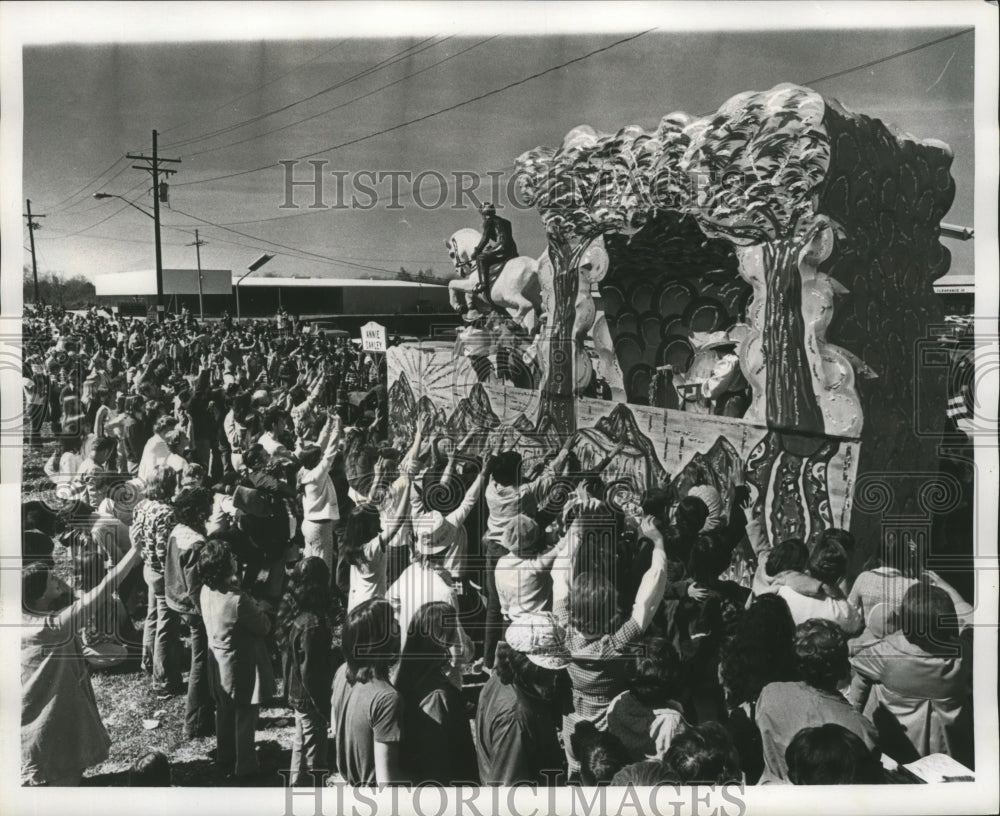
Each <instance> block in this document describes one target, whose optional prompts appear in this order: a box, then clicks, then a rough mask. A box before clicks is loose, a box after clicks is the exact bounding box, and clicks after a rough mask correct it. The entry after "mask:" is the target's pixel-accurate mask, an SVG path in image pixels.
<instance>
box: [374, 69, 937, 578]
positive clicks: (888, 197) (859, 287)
mask: <svg viewBox="0 0 1000 816" xmlns="http://www.w3.org/2000/svg"><path fill="white" fill-rule="evenodd" d="M951 159H952V156H951V153H950V151H949V148H948V147H947V145H945V144H943V143H941V142H937V141H933V140H925V141H920V140H918V139H915V138H914V137H912V136H910V135H908V134H902V133H897V132H895V131H893V130H892V129H891V128H890V127H889V126H887V125H885V124H883V123H882V122H880V121H878V120H876V119H871V118H869V117H866V116H863V115H859V114H854V113H850V112H848V111H846V110H845V109H844V108H842V107H841V106H840V105H839V104H838V103H837V102H836V101H834V100H831V99H827V98H825V97H823V96H821V95H820V94H818V93H816V92H815V91H812V90H810V89H808V88H803V87H799V86H794V85H780V86H777V87H775V88H773V89H771V90H769V91H763V92H756V91H752V92H746V93H742V94H739V95H737V96H734V97H733V98H731V99H730V100H728V101H727V102H726V103H725V104H723V105H722V106H721V107H720V108H719V109H718V111H717V112H716V113H714V114H712V115H710V116H705V117H692V116H689V115H687V114H683V113H671V114H668V115H666V116H664V117H663V118H662V119H661V120H660V122H659V125H658V126H657V127H656V128H655V129H654V130H652V131H647V130H644V129H643V128H641V127H638V126H636V125H629V126H627V127H623V128H622V129H621V130H619V131H618V132H617V133H613V134H604V133H598V132H595V131H594V130H593V129H592V128H590V127H587V126H580V127H577V128H574V129H573V130H571V131H570V132H569V133H568V134H566V136H565V138H564V139H563V141H562V144H561V145H560V146H559V147H557V148H548V147H537V148H535V149H533V150H529V151H527V152H526V153H524V154H523V155H521V156H520V157H519V158H518V160H517V172H518V175H519V177H520V183H521V189H522V193H523V195H524V196H526V197H527V199H528V200H530V202H531V203H532V204H533V206H534V208H535V209H536V210H537V212H538V214H539V216H540V218H541V221H542V224H543V225H544V228H545V234H546V239H547V250H546V252H545V253H544V254H543V255H542V256H541V257H540V258H537V259H532V258H517V259H515V260H513V261H510V262H508V263H509V264H512V265H513V266H511V268H510V270H504V272H502V273H501V277H499V278H497V279H496V280H495V282H494V290H493V301H494V303H495V304H496V311H494V312H493V313H492V314H490V315H488V316H487V317H485V318H483V319H480V320H478V321H477V322H476V323H475V324H473V325H470V326H468V327H467V328H465V329H464V330H462V331H461V332H460V333H459V338H458V340H457V342H456V344H455V347H454V348H445V347H442V346H441V345H440V344H431V343H426V344H420V343H415V344H409V345H404V346H401V347H397V348H392V349H390V350H389V353H388V356H387V365H388V378H389V380H388V381H389V394H388V402H389V424H390V433H391V435H392V437H393V439H394V440H395V443H396V444H397V446H405V445H407V444H408V442H409V441H410V440H411V439H412V436H413V433H414V429H415V423H416V421H417V418H418V417H419V416H420V415H421V414H425V415H428V416H430V417H433V420H432V421H433V425H434V426H435V427H436V428H437V429H438V430H440V431H447V432H449V433H452V434H458V435H464V434H466V433H468V432H469V431H477V432H479V434H478V435H477V440H478V444H479V445H480V446H481V447H485V446H487V445H490V444H493V443H494V442H495V441H496V440H497V439H498V438H499V437H500V436H505V437H506V439H507V440H508V444H515V445H516V446H517V448H518V450H520V451H521V452H522V453H523V455H524V476H525V478H528V477H530V475H531V474H532V473H533V472H534V471H535V469H536V468H537V467H538V466H539V464H540V463H541V462H542V461H544V460H545V459H546V458H547V457H549V456H551V455H552V454H554V453H555V452H556V451H557V450H558V448H559V447H560V446H561V445H562V444H563V443H564V442H565V441H566V440H567V438H568V437H572V440H573V450H574V452H575V453H576V456H577V458H578V460H579V464H580V465H581V466H582V467H583V468H587V467H589V466H590V465H592V464H593V463H595V462H597V461H599V460H601V459H602V458H603V457H604V456H606V455H607V454H608V453H609V452H611V451H613V450H615V449H616V448H617V449H619V450H618V452H617V454H616V456H615V458H614V461H613V462H612V463H611V465H610V466H609V467H608V468H607V470H606V471H605V474H604V476H605V481H606V483H607V484H609V486H610V487H609V492H608V495H609V497H610V498H611V500H612V501H613V502H614V503H617V504H618V505H619V507H620V508H621V509H622V510H623V511H625V512H630V511H631V510H634V508H635V506H636V503H637V501H638V498H639V496H641V494H642V492H643V491H645V490H646V489H648V488H652V487H658V486H659V487H670V486H672V487H674V488H676V489H677V491H678V492H679V493H680V494H681V495H683V494H684V493H685V492H686V489H687V487H689V486H690V485H691V484H694V483H698V482H704V483H708V484H712V485H715V486H716V487H717V488H718V489H719V491H720V494H721V496H722V498H723V501H724V502H725V503H726V504H727V505H728V504H729V503H730V502H732V501H733V492H734V491H733V486H734V483H736V482H739V481H744V480H745V483H746V484H747V485H748V487H749V488H750V490H751V494H752V514H753V515H754V517H755V518H757V519H759V520H760V522H761V524H762V527H763V530H764V532H765V535H766V537H767V539H768V541H769V542H771V543H774V542H777V541H781V540H783V539H786V538H790V537H799V538H803V539H805V540H806V541H812V540H814V539H815V537H816V536H817V535H818V534H819V533H820V532H821V531H822V530H824V529H827V528H830V527H840V528H847V529H850V530H851V531H852V532H853V533H854V534H855V536H856V538H857V540H858V542H859V545H860V546H859V552H857V553H856V554H855V564H854V568H855V569H857V567H858V566H859V564H860V561H861V560H863V558H864V557H865V556H866V555H867V554H869V553H871V552H872V551H873V550H874V549H875V548H877V547H878V544H879V542H880V540H881V538H882V537H883V536H885V535H900V534H907V535H909V534H912V535H925V534H926V532H927V525H926V524H925V523H924V521H921V519H924V520H926V518H927V516H928V515H929V514H931V513H933V512H934V511H935V510H941V509H946V507H945V505H947V503H948V501H949V500H950V493H951V490H950V486H949V485H948V484H947V483H946V482H942V481H941V479H940V478H937V477H936V471H937V468H936V460H937V456H938V453H937V442H938V438H939V434H940V430H941V428H940V427H939V426H940V424H941V422H943V414H942V413H941V411H940V410H924V408H925V406H934V405H942V404H943V403H944V399H945V397H944V389H945V382H944V371H943V370H940V369H935V368H934V367H933V366H930V367H927V366H925V365H923V363H922V361H921V359H920V355H921V348H922V346H921V344H922V342H923V341H924V340H925V339H926V337H927V336H928V330H929V328H930V327H931V326H932V325H933V324H935V323H940V322H941V319H942V313H941V306H940V304H939V301H938V299H937V297H936V296H935V294H934V292H933V289H932V283H933V281H934V280H935V279H937V278H939V277H941V276H942V275H944V274H945V272H946V271H947V269H948V266H949V261H950V256H949V253H948V251H947V250H946V249H945V248H944V247H943V246H942V245H941V243H940V240H939V239H940V230H939V225H940V222H941V219H942V217H943V216H944V215H945V213H946V212H947V211H948V209H949V207H950V205H951V202H952V198H953V196H954V183H953V181H952V178H951V175H950V173H949V166H950V164H951ZM469 232H472V231H469V230H463V231H460V232H459V233H456V234H455V235H453V236H451V237H450V238H449V239H448V240H447V242H446V243H447V245H448V251H449V254H450V256H451V258H452V260H453V262H454V263H455V266H456V270H457V271H458V272H459V273H464V274H460V275H459V278H458V281H459V282H458V283H457V285H456V286H455V287H454V289H455V291H453V305H456V306H462V305H463V304H461V303H460V302H459V299H460V298H461V297H467V296H468V293H469V291H470V290H471V287H469V286H467V285H465V284H463V283H461V280H462V279H463V278H464V277H465V275H466V274H467V273H468V267H469V260H470V257H469V256H470V248H471V246H472V245H473V244H474V242H475V240H477V238H478V236H477V235H476V234H473V235H469V234H467V233H469ZM463 233H465V234H463ZM504 276H506V277H504ZM938 417H940V421H939V420H938ZM930 476H934V477H935V478H929V477H930ZM737 572H739V570H737ZM739 577H742V578H745V577H746V576H745V571H744V574H743V575H742V576H739Z"/></svg>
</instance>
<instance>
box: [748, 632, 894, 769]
mask: <svg viewBox="0 0 1000 816" xmlns="http://www.w3.org/2000/svg"><path fill="white" fill-rule="evenodd" d="M795 668H796V674H797V676H798V678H799V679H798V680H796V681H794V682H777V683H769V684H768V685H766V686H765V687H764V690H763V691H761V693H760V698H759V699H758V701H757V726H758V727H759V728H760V735H761V742H762V744H763V752H764V773H763V775H762V776H761V779H760V781H761V784H767V783H769V782H778V783H786V784H787V783H788V781H789V779H788V766H787V764H786V762H785V751H786V750H787V749H788V745H789V744H790V743H791V741H792V739H793V738H794V737H795V735H796V734H798V733H799V731H801V730H802V729H803V728H809V727H811V726H814V725H823V724H824V723H828V722H832V723H837V724H839V725H842V726H844V728H846V729H847V730H848V731H852V732H853V733H854V734H856V735H857V736H858V737H860V738H861V739H862V741H864V743H865V745H867V746H868V747H869V748H874V747H875V745H876V744H877V734H876V731H875V726H874V725H873V724H872V722H871V720H869V719H868V718H866V717H864V716H862V715H861V714H860V713H859V712H857V711H855V710H854V709H853V708H852V707H851V704H850V703H848V702H847V700H846V699H845V698H844V696H843V695H842V694H841V693H840V692H839V691H837V688H838V686H839V685H840V684H841V682H843V681H844V680H846V679H847V676H848V672H849V671H850V664H849V663H848V658H847V639H846V638H845V636H844V632H843V630H841V628H840V627H839V626H837V624H835V623H833V622H832V621H828V620H821V619H813V620H808V621H806V622H805V623H802V624H799V626H798V627H796V629H795Z"/></svg>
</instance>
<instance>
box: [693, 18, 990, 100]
mask: <svg viewBox="0 0 1000 816" xmlns="http://www.w3.org/2000/svg"><path fill="white" fill-rule="evenodd" d="M975 30H976V29H975V28H963V29H962V30H961V31H956V32H954V33H952V34H946V35H945V36H943V37H938V38H937V39H936V40H930V41H929V42H925V43H921V44H920V45H914V46H913V47H911V48H906V49H904V50H903V51H896V52H895V53H893V54H887V55H886V56H884V57H879V58H878V59H873V60H871V61H870V62H865V63H862V64H861V65H855V66H852V67H851V68H844V69H843V70H841V71H834V72H833V73H832V74H826V75H824V76H821V77H816V78H815V79H807V80H806V81H805V82H800V83H799V84H800V85H815V84H817V83H819V82H826V81H827V80H830V79H837V78H839V77H842V76H846V75H847V74H853V73H854V72H855V71H863V70H865V68H872V67H873V66H875V65H881V64H882V63H883V62H889V60H894V59H898V58H899V57H905V56H906V55H907V54H912V53H914V52H915V51H922V50H923V49H925V48H930V47H931V46H932V45H938V44H939V43H943V42H946V41H947V40H953V39H955V38H956V37H961V36H962V35H963V34H968V33H969V32H970V31H975ZM713 113H715V111H714V110H710V111H706V112H705V113H702V114H699V116H710V115H711V114H713Z"/></svg>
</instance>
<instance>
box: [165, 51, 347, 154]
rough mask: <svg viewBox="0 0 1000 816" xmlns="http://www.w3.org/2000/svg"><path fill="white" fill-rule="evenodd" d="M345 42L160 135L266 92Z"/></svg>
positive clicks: (179, 123)
mask: <svg viewBox="0 0 1000 816" xmlns="http://www.w3.org/2000/svg"><path fill="white" fill-rule="evenodd" d="M345 42H347V38H346V37H345V38H343V39H340V40H337V42H335V43H334V44H333V46H332V47H331V48H328V49H327V50H326V51H323V52H322V53H320V54H317V55H316V56H315V57H310V58H309V59H307V60H306V61H305V62H300V63H299V64H298V65H296V66H295V67H293V68H290V69H289V70H288V71H285V73H283V74H279V75H278V76H276V77H275V78H274V79H270V80H268V81H267V82H265V83H264V84H262V85H258V86H257V87H256V88H251V89H250V90H249V91H247V92H246V93H242V94H240V95H239V96H235V97H233V98H232V99H229V100H227V101H226V102H223V103H221V104H219V105H216V106H215V107H214V108H212V109H211V110H210V111H207V112H206V113H202V114H198V115H196V116H192V117H191V118H190V119H185V120H184V121H183V122H178V123H177V124H176V125H172V126H171V127H168V128H167V129H166V130H161V131H160V135H161V136H163V135H165V134H167V133H170V132H171V131H173V130H177V129H178V128H181V127H184V126H185V125H189V124H191V122H194V121H196V120H198V119H204V118H207V117H209V116H212V115H213V114H215V113H217V112H218V111H220V110H222V109H223V108H227V107H229V106H230V105H234V104H236V103H237V102H240V101H242V100H244V99H246V98H247V97H248V96H250V95H251V94H255V93H257V92H258V91H262V90H264V88H266V87H268V86H269V85H273V84H274V83H275V82H278V81H279V80H282V79H284V78H285V77H286V76H289V75H291V74H294V73H295V72H296V71H298V70H299V69H300V68H304V67H305V66H307V65H309V64H310V63H313V62H315V61H316V60H318V59H321V58H323V57H325V56H328V55H330V54H332V53H333V52H334V51H336V50H337V49H338V48H339V47H340V46H341V45H343V44H344V43H345Z"/></svg>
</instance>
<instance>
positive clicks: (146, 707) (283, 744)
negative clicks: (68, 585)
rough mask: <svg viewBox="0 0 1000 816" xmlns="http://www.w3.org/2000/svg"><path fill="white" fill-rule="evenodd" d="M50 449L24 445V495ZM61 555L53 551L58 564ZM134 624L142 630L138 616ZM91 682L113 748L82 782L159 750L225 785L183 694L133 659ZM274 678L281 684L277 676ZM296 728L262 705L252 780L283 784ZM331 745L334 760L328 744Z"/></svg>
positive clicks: (32, 491) (183, 771)
mask: <svg viewBox="0 0 1000 816" xmlns="http://www.w3.org/2000/svg"><path fill="white" fill-rule="evenodd" d="M54 450H55V443H54V442H51V441H49V442H44V441H43V444H42V446H41V447H39V448H31V447H28V446H25V448H24V471H23V479H22V484H23V487H22V491H23V497H24V499H26V500H27V499H32V498H40V497H42V496H43V494H44V493H45V492H46V491H49V490H50V488H51V484H50V483H49V481H48V479H47V477H46V476H45V474H44V471H43V466H44V463H45V460H46V459H47V458H48V457H49V456H51V455H52V452H53V451H54ZM59 560H60V559H59V555H58V554H57V563H58V562H59ZM135 623H136V626H137V629H140V631H141V621H135ZM468 681H471V682H468ZM468 681H467V684H466V695H465V696H466V698H467V705H468V706H469V710H470V712H472V711H474V709H475V700H476V698H477V697H478V691H479V689H480V688H481V685H482V682H483V678H482V677H478V678H468ZM91 682H92V684H93V688H94V695H95V697H96V698H97V706H98V709H99V710H100V712H101V718H102V719H103V720H104V725H105V727H106V728H107V730H108V734H109V735H110V736H111V749H110V754H109V756H108V758H107V760H105V761H104V762H102V763H101V764H100V765H96V766H94V767H93V768H90V769H88V771H87V772H86V774H85V776H84V780H83V784H84V785H126V784H127V771H128V769H129V767H130V766H131V765H132V763H133V762H134V761H135V760H136V759H138V758H139V757H141V756H143V755H144V754H146V753H148V752H150V751H162V752H163V753H164V754H166V756H167V757H168V758H169V759H170V763H171V769H172V779H173V783H174V785H179V786H190V787H199V786H201V787H212V786H222V785H225V784H227V782H226V780H225V779H224V778H223V777H222V776H221V775H220V774H219V773H218V771H217V769H216V767H215V765H214V763H213V761H212V756H211V752H214V749H215V738H214V737H210V738H201V739H193V740H189V739H187V738H185V736H184V697H183V696H176V697H168V698H166V699H160V698H158V697H157V695H156V694H155V693H154V692H153V691H152V689H151V687H150V684H149V679H148V677H147V676H146V674H145V673H143V672H142V671H141V669H140V668H139V665H138V661H137V660H133V661H131V662H130V663H126V664H125V665H124V666H122V667H120V668H118V669H113V670H105V671H95V672H93V673H92V674H91ZM278 682H279V684H280V682H281V681H280V679H279V680H278ZM154 720H155V721H156V726H155V727H152V728H146V727H145V725H144V724H145V723H146V722H147V721H154ZM294 733H295V719H294V714H293V712H292V711H291V710H290V709H288V708H285V707H284V706H282V705H280V704H276V705H272V706H267V707H262V708H261V712H260V720H259V722H258V726H257V749H258V756H259V758H260V764H261V770H262V773H261V775H260V777H259V778H257V779H256V780H255V782H254V784H255V785H258V786H275V787H280V786H282V785H284V784H285V781H284V777H283V776H282V775H281V774H279V773H278V771H280V770H284V769H287V768H289V766H290V763H291V750H292V739H293V737H294ZM330 748H331V751H330V757H331V760H332V757H333V745H332V744H331V746H330ZM337 781H341V778H340V777H339V776H337V775H336V774H332V775H331V777H330V779H329V780H328V784H330V785H333V784H335V783H336V782H337Z"/></svg>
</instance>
